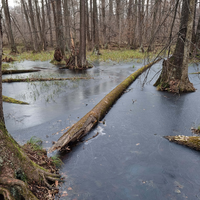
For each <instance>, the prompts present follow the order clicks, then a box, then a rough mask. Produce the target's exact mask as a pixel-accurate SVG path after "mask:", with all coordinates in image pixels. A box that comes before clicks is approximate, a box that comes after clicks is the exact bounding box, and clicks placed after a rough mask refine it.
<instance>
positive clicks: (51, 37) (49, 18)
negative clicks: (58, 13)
mask: <svg viewBox="0 0 200 200" xmlns="http://www.w3.org/2000/svg"><path fill="white" fill-rule="evenodd" d="M45 2H46V7H47V17H48V22H49V30H50V46H51V47H53V34H52V25H51V6H50V5H51V4H50V0H45Z"/></svg>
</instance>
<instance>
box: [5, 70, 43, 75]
mask: <svg viewBox="0 0 200 200" xmlns="http://www.w3.org/2000/svg"><path fill="white" fill-rule="evenodd" d="M39 71H40V70H38V69H20V70H2V74H22V73H31V72H39Z"/></svg>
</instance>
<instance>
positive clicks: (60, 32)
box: [56, 0, 65, 56]
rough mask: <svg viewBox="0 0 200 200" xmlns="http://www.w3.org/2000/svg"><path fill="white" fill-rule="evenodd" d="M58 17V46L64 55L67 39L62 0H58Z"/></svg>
mask: <svg viewBox="0 0 200 200" xmlns="http://www.w3.org/2000/svg"><path fill="white" fill-rule="evenodd" d="M56 18H57V27H56V30H57V32H58V33H57V35H58V42H57V48H58V49H60V50H61V52H62V55H63V56H64V55H65V41H64V35H63V22H62V9H61V0H56Z"/></svg>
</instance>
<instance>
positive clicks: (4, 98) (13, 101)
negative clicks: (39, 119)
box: [3, 95, 28, 105]
mask: <svg viewBox="0 0 200 200" xmlns="http://www.w3.org/2000/svg"><path fill="white" fill-rule="evenodd" d="M3 101H4V102H7V103H15V104H26V105H28V103H26V102H23V101H19V100H16V99H13V98H11V97H7V96H4V95H3Z"/></svg>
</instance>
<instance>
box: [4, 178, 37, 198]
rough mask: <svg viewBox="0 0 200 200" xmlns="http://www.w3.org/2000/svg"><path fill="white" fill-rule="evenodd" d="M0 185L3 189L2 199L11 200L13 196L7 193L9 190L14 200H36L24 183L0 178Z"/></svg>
mask: <svg viewBox="0 0 200 200" xmlns="http://www.w3.org/2000/svg"><path fill="white" fill-rule="evenodd" d="M0 185H2V186H1V188H4V190H3V191H4V194H3V195H4V198H5V199H6V198H7V199H8V200H13V199H14V198H13V194H11V192H9V189H10V190H11V191H13V193H15V195H16V196H15V199H16V200H17V198H16V197H18V198H19V200H21V199H22V198H21V197H23V198H24V199H30V200H38V199H37V198H36V197H35V196H34V195H33V193H32V192H31V191H30V190H29V189H28V186H27V184H26V183H24V182H23V181H21V180H17V179H13V178H8V177H0Z"/></svg>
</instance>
